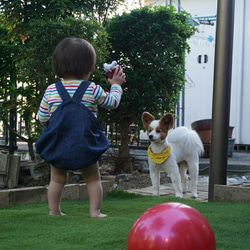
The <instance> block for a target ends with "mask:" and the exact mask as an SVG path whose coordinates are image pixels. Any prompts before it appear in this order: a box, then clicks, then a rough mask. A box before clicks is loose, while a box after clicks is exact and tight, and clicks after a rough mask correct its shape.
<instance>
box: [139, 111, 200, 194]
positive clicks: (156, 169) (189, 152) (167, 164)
mask: <svg viewBox="0 0 250 250" xmlns="http://www.w3.org/2000/svg"><path fill="white" fill-rule="evenodd" d="M142 121H143V126H144V128H145V129H146V130H147V135H148V137H149V140H150V142H151V144H150V146H149V148H148V164H149V170H150V178H151V181H152V186H153V195H159V194H160V190H159V189H160V172H162V171H164V172H166V173H167V174H168V175H169V176H170V178H171V180H172V184H173V186H174V189H175V196H176V197H182V196H183V193H186V192H187V190H188V185H187V170H188V171H189V174H190V178H191V183H192V197H194V198H196V197H197V183H198V172H199V156H200V155H202V153H203V152H204V148H203V144H202V142H201V140H200V137H199V136H198V134H197V133H196V132H195V131H193V130H190V129H188V128H186V127H177V128H175V129H172V128H173V127H174V118H173V115H172V114H170V113H168V114H166V115H164V116H163V117H162V118H161V119H160V120H155V117H154V116H153V115H151V114H150V113H148V112H144V113H143V114H142Z"/></svg>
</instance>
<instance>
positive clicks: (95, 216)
mask: <svg viewBox="0 0 250 250" xmlns="http://www.w3.org/2000/svg"><path fill="white" fill-rule="evenodd" d="M90 217H91V218H104V217H107V215H106V214H102V213H97V214H90Z"/></svg>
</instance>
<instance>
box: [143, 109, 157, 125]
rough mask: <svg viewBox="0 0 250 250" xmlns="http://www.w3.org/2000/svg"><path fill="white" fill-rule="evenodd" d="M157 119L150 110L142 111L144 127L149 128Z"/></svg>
mask: <svg viewBox="0 0 250 250" xmlns="http://www.w3.org/2000/svg"><path fill="white" fill-rule="evenodd" d="M153 120H155V117H154V116H153V115H151V114H150V113H148V112H143V113H142V122H143V127H144V128H145V129H148V126H149V124H150V123H151V122H152V121H153Z"/></svg>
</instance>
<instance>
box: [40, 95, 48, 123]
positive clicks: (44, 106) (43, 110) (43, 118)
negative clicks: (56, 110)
mask: <svg viewBox="0 0 250 250" xmlns="http://www.w3.org/2000/svg"><path fill="white" fill-rule="evenodd" d="M49 117H50V115H49V110H48V103H47V100H46V97H45V94H44V96H43V99H42V101H41V103H40V107H39V110H38V120H39V121H40V123H41V124H42V125H44V126H46V124H47V122H48V120H49Z"/></svg>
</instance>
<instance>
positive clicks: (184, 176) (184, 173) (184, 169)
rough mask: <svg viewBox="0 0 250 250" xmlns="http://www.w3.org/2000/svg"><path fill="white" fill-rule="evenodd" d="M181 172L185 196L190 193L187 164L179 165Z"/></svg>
mask: <svg viewBox="0 0 250 250" xmlns="http://www.w3.org/2000/svg"><path fill="white" fill-rule="evenodd" d="M179 172H180V175H181V181H182V192H183V194H185V193H186V192H187V191H188V176H187V163H186V162H184V161H183V162H181V163H179Z"/></svg>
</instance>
